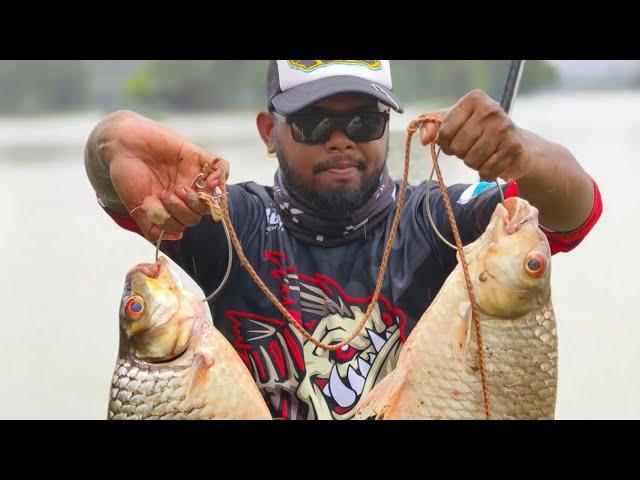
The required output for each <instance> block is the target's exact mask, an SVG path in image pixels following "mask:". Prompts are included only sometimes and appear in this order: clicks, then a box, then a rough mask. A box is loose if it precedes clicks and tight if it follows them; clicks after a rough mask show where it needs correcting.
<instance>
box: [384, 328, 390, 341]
mask: <svg viewBox="0 0 640 480" xmlns="http://www.w3.org/2000/svg"><path fill="white" fill-rule="evenodd" d="M385 336H386V337H387V340H389V337H391V332H390V331H389V330H387V331H386V332H385Z"/></svg>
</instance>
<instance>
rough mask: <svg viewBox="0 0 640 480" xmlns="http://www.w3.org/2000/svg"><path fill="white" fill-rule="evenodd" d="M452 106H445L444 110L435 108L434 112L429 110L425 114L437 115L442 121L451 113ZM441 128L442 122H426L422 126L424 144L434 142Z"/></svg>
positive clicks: (421, 137) (421, 133)
mask: <svg viewBox="0 0 640 480" xmlns="http://www.w3.org/2000/svg"><path fill="white" fill-rule="evenodd" d="M449 110H451V108H445V109H443V110H435V111H433V112H429V113H427V114H425V116H427V117H435V118H438V119H440V121H442V120H443V119H444V117H445V116H446V115H447V113H449ZM439 128H440V124H438V123H436V122H425V123H423V124H422V125H421V126H420V142H422V145H429V144H430V143H431V142H433V141H434V140H435V138H436V136H437V135H438V129H439Z"/></svg>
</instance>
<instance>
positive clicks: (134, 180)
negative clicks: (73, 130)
mask: <svg viewBox="0 0 640 480" xmlns="http://www.w3.org/2000/svg"><path fill="white" fill-rule="evenodd" d="M87 155H88V156H92V155H98V156H101V157H102V158H101V160H102V162H103V163H105V164H106V165H108V167H109V174H110V177H111V182H112V184H113V187H114V188H115V190H116V192H117V194H118V197H119V198H120V200H121V201H122V203H123V204H124V206H125V208H126V209H127V211H128V212H129V213H130V215H131V217H132V218H133V219H134V220H135V222H136V223H137V224H138V226H139V227H140V229H141V230H142V232H143V234H144V235H145V236H146V237H147V238H148V239H149V240H150V241H152V242H156V241H157V240H158V238H159V236H160V232H161V231H162V230H164V234H163V239H167V240H179V239H180V238H182V235H183V231H184V229H185V228H186V227H192V226H194V225H197V224H198V223H199V222H200V218H201V216H202V215H205V214H208V213H209V209H208V207H207V205H206V204H205V203H204V202H202V201H201V200H199V199H198V197H197V190H200V189H198V188H197V187H196V186H195V184H194V180H196V178H197V177H198V174H199V173H200V172H201V171H202V167H203V166H204V164H205V162H206V161H207V160H210V159H211V158H212V156H211V155H209V154H207V153H206V152H205V151H204V150H202V149H201V148H200V147H197V146H196V145H193V144H192V143H189V142H187V141H186V140H185V139H184V138H182V137H180V136H179V135H177V134H176V133H174V132H172V131H170V130H169V129H167V128H166V127H164V126H163V125H161V124H159V123H157V122H154V121H153V120H150V119H148V118H145V117H143V116H141V115H138V114H136V113H134V112H130V111H120V112H116V113H114V114H111V115H110V116H108V117H107V118H105V119H104V120H103V121H102V122H100V124H98V126H97V127H96V128H95V129H94V131H93V132H92V134H91V137H90V138H89V141H88V143H87ZM214 158H215V157H214ZM217 165H218V168H217V169H216V170H215V171H214V172H213V173H211V174H210V175H209V176H208V177H207V178H206V179H205V178H203V177H202V176H200V177H199V178H198V183H199V184H200V185H206V188H203V189H201V190H203V191H208V192H211V191H213V189H214V188H215V187H216V186H218V185H219V184H220V180H221V177H222V175H224V176H225V177H224V178H225V180H226V178H228V176H229V164H228V163H227V162H226V161H225V160H223V159H222V158H219V161H218V163H217ZM90 178H91V175H90ZM99 193H100V192H98V194H99Z"/></svg>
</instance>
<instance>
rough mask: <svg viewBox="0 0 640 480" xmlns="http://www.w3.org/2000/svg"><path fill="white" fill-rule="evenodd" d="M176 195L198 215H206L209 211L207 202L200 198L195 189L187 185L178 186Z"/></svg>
mask: <svg viewBox="0 0 640 480" xmlns="http://www.w3.org/2000/svg"><path fill="white" fill-rule="evenodd" d="M176 195H178V197H179V198H180V199H181V200H182V201H183V202H184V203H185V204H186V205H187V207H189V209H191V211H193V212H195V213H197V214H198V215H206V214H208V213H209V207H208V206H207V204H206V203H204V202H203V201H202V200H200V199H199V198H198V193H197V192H196V191H195V190H194V189H193V188H189V187H185V186H181V187H178V188H176Z"/></svg>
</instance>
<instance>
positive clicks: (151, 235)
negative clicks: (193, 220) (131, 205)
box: [131, 208, 182, 243]
mask: <svg viewBox="0 0 640 480" xmlns="http://www.w3.org/2000/svg"><path fill="white" fill-rule="evenodd" d="M131 218H133V220H134V221H135V222H136V223H137V224H138V227H139V228H140V231H141V232H142V234H143V235H144V236H145V237H146V238H147V240H149V241H150V242H152V243H156V242H157V241H158V238H159V237H160V232H162V230H163V227H162V226H161V225H155V224H154V223H151V221H150V220H149V218H148V217H147V213H146V212H145V211H144V210H143V209H142V208H136V209H134V210H133V211H132V212H131ZM162 238H163V239H166V240H179V239H180V238H182V233H174V232H167V233H164V234H163V235H162Z"/></svg>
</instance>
